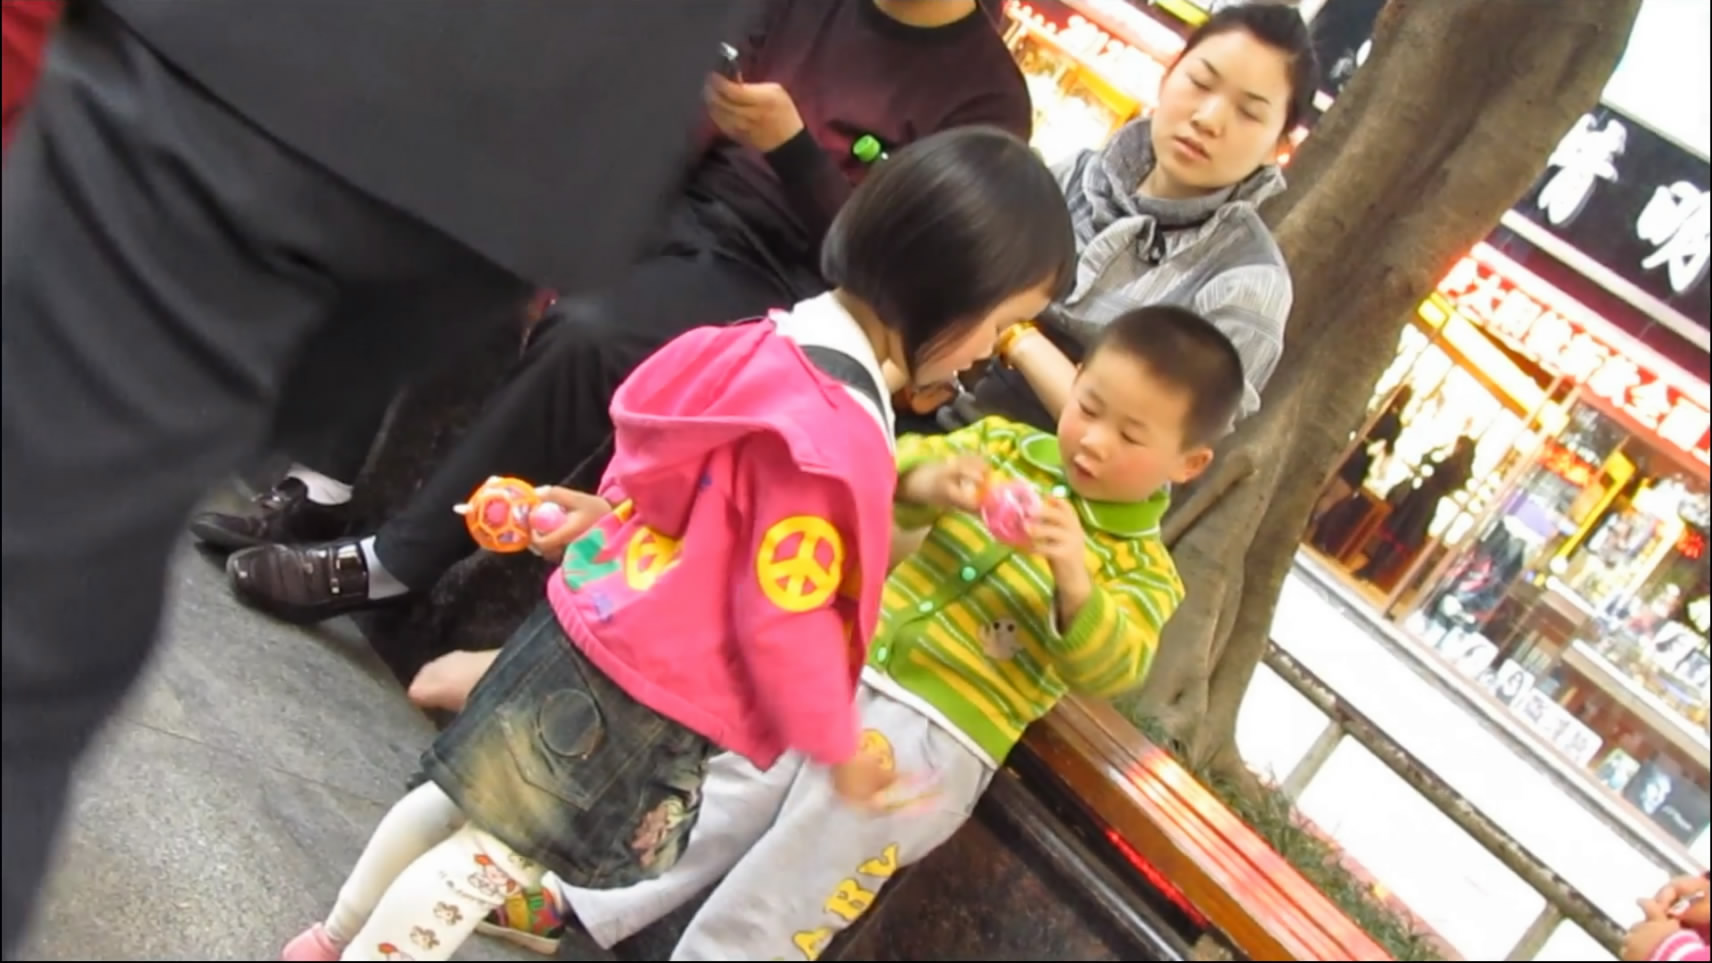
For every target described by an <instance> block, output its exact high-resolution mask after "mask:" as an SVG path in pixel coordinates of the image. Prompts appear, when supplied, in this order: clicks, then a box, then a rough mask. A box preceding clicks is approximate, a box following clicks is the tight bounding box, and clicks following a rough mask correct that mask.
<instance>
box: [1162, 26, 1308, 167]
mask: <svg viewBox="0 0 1712 963" xmlns="http://www.w3.org/2000/svg"><path fill="white" fill-rule="evenodd" d="M1290 95H1291V91H1290V63H1289V60H1288V58H1286V56H1285V55H1284V53H1283V52H1282V51H1280V50H1279V49H1278V48H1276V47H1272V46H1270V45H1268V44H1265V43H1262V42H1261V41H1259V40H1257V39H1255V37H1254V35H1253V34H1251V33H1249V32H1248V31H1246V30H1231V31H1227V32H1225V33H1221V34H1218V35H1216V36H1212V37H1208V38H1207V39H1205V40H1203V41H1201V43H1200V45H1198V46H1196V47H1195V48H1194V49H1193V50H1190V51H1189V52H1188V53H1186V54H1184V56H1183V59H1182V60H1180V61H1179V62H1178V63H1177V66H1176V67H1173V68H1172V69H1171V72H1170V73H1168V74H1166V75H1165V80H1164V81H1163V82H1162V83H1161V84H1160V87H1159V106H1158V107H1157V108H1155V110H1154V112H1153V128H1152V136H1153V153H1154V156H1155V157H1156V158H1158V165H1159V171H1158V173H1159V175H1160V176H1158V177H1156V178H1155V179H1154V183H1153V184H1150V185H1149V189H1150V192H1152V193H1156V194H1159V195H1161V196H1164V197H1167V198H1183V197H1195V196H1199V195H1202V194H1207V193H1211V192H1213V191H1217V190H1223V189H1224V188H1227V187H1230V186H1231V185H1233V184H1236V183H1238V182H1239V181H1241V180H1243V179H1244V178H1246V177H1248V175H1250V174H1252V173H1254V172H1255V170H1256V169H1257V168H1259V167H1260V166H1261V165H1263V164H1266V163H1267V162H1269V161H1270V160H1272V159H1273V158H1274V157H1275V156H1276V155H1277V153H1278V150H1279V148H1280V146H1281V142H1282V139H1283V137H1284V134H1285V130H1284V119H1285V116H1286V114H1287V113H1288V108H1289V104H1290Z"/></svg>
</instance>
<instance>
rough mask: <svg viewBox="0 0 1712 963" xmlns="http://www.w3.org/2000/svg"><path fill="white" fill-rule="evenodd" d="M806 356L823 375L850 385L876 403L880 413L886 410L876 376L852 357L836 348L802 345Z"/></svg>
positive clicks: (875, 405)
mask: <svg viewBox="0 0 1712 963" xmlns="http://www.w3.org/2000/svg"><path fill="white" fill-rule="evenodd" d="M797 347H799V348H801V349H802V353H803V355H804V356H806V357H807V358H808V360H809V361H810V362H812V363H813V364H814V366H815V367H816V368H819V369H820V371H821V373H822V374H824V375H826V376H827V377H828V378H831V379H832V380H834V381H837V382H839V383H841V384H845V385H849V386H850V387H851V388H854V389H856V390H857V391H860V392H861V393H862V396H863V397H865V398H867V399H868V400H869V401H872V402H873V403H874V407H875V408H876V409H878V410H880V411H882V412H883V411H885V410H886V403H885V400H884V398H885V396H884V395H882V394H881V393H880V386H879V385H878V384H876V383H875V382H874V376H873V375H872V374H871V373H870V372H869V371H868V369H867V368H866V367H864V366H863V364H862V362H860V361H857V360H856V359H855V358H854V357H852V356H851V355H848V354H845V353H844V352H842V351H839V350H838V349H836V348H828V347H825V346H824V345H818V344H801V345H798V346H797Z"/></svg>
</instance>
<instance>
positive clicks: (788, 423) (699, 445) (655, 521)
mask: <svg viewBox="0 0 1712 963" xmlns="http://www.w3.org/2000/svg"><path fill="white" fill-rule="evenodd" d="M673 348H674V355H675V359H676V360H679V361H681V362H682V363H683V364H684V365H685V366H684V367H683V368H682V369H681V370H682V371H683V374H682V375H681V376H679V377H666V376H644V377H631V378H630V379H628V380H627V381H625V382H624V384H623V385H622V386H621V387H620V388H619V389H618V391H617V393H615V394H614V395H613V398H612V424H613V450H614V451H615V452H618V453H619V454H617V455H615V456H614V458H613V461H612V464H611V467H610V468H609V470H608V472H609V475H610V476H611V477H614V478H617V479H619V480H620V483H621V484H622V485H623V487H624V492H625V495H626V496H627V497H629V498H630V500H631V501H632V502H634V503H635V505H636V509H637V513H638V514H639V515H640V516H642V517H644V518H647V519H648V521H649V524H650V525H652V526H653V527H655V528H657V529H659V530H660V531H663V532H666V533H667V534H671V535H674V536H675V535H677V534H678V533H679V532H681V531H682V529H683V525H684V520H685V519H686V517H687V516H688V513H689V511H690V508H691V506H693V505H694V503H695V496H696V486H697V484H698V483H699V482H700V481H701V476H702V469H703V467H704V466H705V464H706V461H707V458H708V455H709V454H710V453H712V452H714V451H717V450H719V449H721V448H724V447H726V446H728V445H731V444H734V443H735V442H737V441H738V440H739V439H740V438H742V437H743V436H745V435H749V434H753V433H755V432H769V433H772V434H773V435H775V436H776V437H778V438H779V439H780V440H781V441H783V442H784V444H785V446H786V448H787V449H788V451H789V453H790V457H791V460H792V461H793V462H794V463H795V464H796V466H797V467H798V468H800V469H802V470H804V471H809V472H820V473H826V474H832V475H835V476H837V477H848V476H846V475H845V474H844V472H845V469H846V466H845V461H846V459H847V457H848V456H847V454H846V452H845V451H844V449H843V448H842V447H841V448H840V449H839V450H837V451H829V450H828V449H827V446H826V445H825V444H824V443H823V442H824V439H822V438H821V436H819V435H817V434H816V429H817V427H824V426H825V425H826V424H827V423H829V422H831V421H832V420H833V419H832V414H833V412H834V410H835V409H836V408H837V407H838V406H842V405H849V404H852V401H851V399H850V396H849V393H848V392H846V391H845V389H844V386H843V385H841V384H840V383H838V382H836V381H834V380H833V379H832V378H830V377H828V376H827V375H825V374H823V373H821V372H820V370H819V369H818V368H816V367H815V366H814V363H813V362H811V361H809V360H808V358H807V357H806V356H804V354H803V353H802V351H801V350H800V349H799V348H797V347H796V346H795V344H794V343H792V342H791V341H789V340H788V339H785V338H781V337H778V336H777V335H776V333H775V328H774V325H773V323H772V322H771V321H757V322H753V323H749V324H742V325H738V326H736V327H730V328H702V329H698V330H695V331H691V332H690V333H688V334H686V335H684V336H683V337H681V338H679V339H678V340H677V341H676V342H674V343H673ZM644 370H645V371H646V369H644ZM805 372H809V373H810V380H812V381H814V382H815V383H816V384H817V385H818V387H819V390H818V391H817V392H813V393H796V394H793V395H791V396H789V398H788V400H786V402H785V403H781V395H780V392H779V385H781V384H792V383H801V381H802V376H803V374H804V373H805ZM643 373H644V372H638V374H643ZM649 373H650V374H651V372H649ZM880 451H881V453H882V454H885V455H887V456H888V457H889V452H887V451H886V450H885V449H883V448H882V449H880Z"/></svg>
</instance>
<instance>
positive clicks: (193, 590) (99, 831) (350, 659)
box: [18, 548, 539, 960]
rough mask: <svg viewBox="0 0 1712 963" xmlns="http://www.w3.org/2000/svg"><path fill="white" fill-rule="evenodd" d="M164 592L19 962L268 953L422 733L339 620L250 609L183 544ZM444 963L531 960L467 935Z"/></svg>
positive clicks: (345, 864) (362, 829)
mask: <svg viewBox="0 0 1712 963" xmlns="http://www.w3.org/2000/svg"><path fill="white" fill-rule="evenodd" d="M168 592H169V594H170V595H171V597H172V598H171V600H170V602H169V613H170V614H169V621H168V625H167V627H166V630H165V633H166V634H165V637H164V641H163V645H162V648H161V651H160V653H159V655H158V657H157V660H156V664H155V666H154V668H153V670H152V673H151V675H150V676H149V678H148V679H147V680H146V681H145V683H144V684H143V685H142V686H141V687H140V688H139V690H138V691H137V693H136V694H135V696H134V697H133V698H132V700H131V701H130V704H129V705H127V706H126V708H125V710H124V712H123V713H122V715H121V717H120V718H119V719H117V720H116V721H115V723H114V724H113V726H112V727H111V729H110V731H109V733H108V735H107V737H106V739H105V740H104V744H103V745H102V746H101V747H100V749H99V751H98V752H97V753H95V755H94V756H93V757H92V758H91V759H90V760H89V763H88V766H87V769H86V771H85V772H84V774H83V777H82V779H81V780H80V783H79V788H80V792H79V795H78V798H77V801H76V803H75V808H74V809H73V811H72V812H71V813H70V823H69V826H68V828H67V832H66V834H65V837H64V839H63V843H62V851H61V855H60V857H59V860H58V872H57V874H56V876H55V879H54V882H53V885H52V889H51V892H50V894H49V895H48V897H47V898H46V901H45V906H44V907H43V912H42V915H41V917H40V919H39V922H38V925H37V930H36V934H35V936H34V938H33V940H32V942H30V943H29V944H28V945H27V946H26V947H25V949H24V950H23V952H22V954H21V955H20V956H19V957H18V958H19V959H25V960H90V959H98V960H186V959H190V960H272V959H278V958H279V957H278V953H279V948H280V946H281V945H282V944H283V943H284V942H285V940H286V939H288V938H289V937H291V936H292V935H294V934H295V933H297V932H298V931H299V930H300V929H301V928H302V927H303V926H305V925H306V924H308V923H309V922H311V921H313V920H315V919H318V918H320V916H321V915H322V914H324V913H326V911H327V910H328V908H329V907H330V906H331V904H332V900H333V898H334V896H335V895H336V894H337V892H338V888H339V886H340V884H341V883H342V882H343V881H344V877H345V873H346V871H347V870H348V869H349V868H350V866H351V865H352V863H353V862H354V861H355V859H356V856H357V853H358V852H359V851H360V847H361V846H362V845H363V844H364V842H365V841H366V840H367V839H368V835H369V833H370V831H371V830H372V829H373V828H374V826H375V824H376V823H377V822H378V821H379V819H380V817H381V815H382V813H384V812H385V810H386V808H387V806H389V805H390V804H391V803H392V802H393V801H394V800H396V799H397V798H398V797H399V795H400V794H401V793H402V791H403V786H404V780H405V779H406V778H407V777H408V776H409V774H410V772H411V770H412V768H413V766H414V764H415V759H416V756H417V753H418V752H420V750H421V748H422V747H423V746H424V745H425V744H426V743H427V741H428V739H429V738H430V737H431V735H432V732H433V730H432V727H431V726H430V725H429V723H428V722H427V720H426V719H424V718H423V717H422V716H421V715H420V714H419V713H417V712H416V711H415V710H414V709H413V708H412V707H411V706H410V705H409V703H408V702H406V701H405V698H404V695H403V693H402V692H401V691H400V690H399V688H398V685H397V684H396V683H395V682H394V681H393V680H392V677H391V676H390V674H388V673H387V671H386V670H385V669H384V668H383V667H382V666H381V665H380V663H379V661H378V660H376V659H375V658H374V657H373V656H372V655H371V654H370V653H369V652H368V650H367V648H366V646H364V645H363V644H362V643H361V642H360V641H359V640H358V637H357V635H356V631H355V629H354V628H353V627H352V626H350V625H349V624H348V623H346V622H344V621H343V620H340V621H339V622H337V623H334V626H335V627H334V628H332V629H322V630H315V631H306V630H301V629H296V628H292V627H290V626H286V625H282V624H279V623H276V622H273V621H271V620H269V619H267V618H264V617H262V616H259V615H256V614H253V613H251V612H249V611H247V610H245V609H244V608H242V607H241V606H239V605H238V604H237V603H236V602H235V601H233V600H232V599H231V597H230V596H229V595H228V594H227V593H226V589H225V584H224V577H223V575H222V574H221V572H220V569H219V568H218V566H217V565H216V564H215V563H213V562H212V561H210V560H209V559H207V558H205V557H202V556H201V554H200V553H199V552H198V551H196V550H193V549H189V548H187V549H186V550H185V552H184V553H183V555H182V557H181V558H179V560H178V562H177V564H176V566H175V567H174V570H173V572H172V574H171V578H170V579H169V585H168ZM92 601H93V602H94V604H99V599H95V600H92ZM458 959H462V960H524V959H539V957H533V956H531V955H529V954H527V953H525V952H523V951H521V950H517V949H515V948H513V947H510V946H508V945H506V944H503V943H500V942H497V941H492V940H488V939H486V938H483V937H479V936H478V937H476V938H475V939H473V940H471V942H470V943H469V944H467V945H466V946H465V947H464V950H463V952H462V953H461V954H460V955H459V957H458Z"/></svg>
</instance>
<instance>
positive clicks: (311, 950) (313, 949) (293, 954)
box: [279, 923, 345, 960]
mask: <svg viewBox="0 0 1712 963" xmlns="http://www.w3.org/2000/svg"><path fill="white" fill-rule="evenodd" d="M344 951H345V948H344V947H342V946H340V945H339V944H338V943H335V942H333V938H332V937H331V936H328V935H327V928H326V927H325V926H322V925H321V924H320V923H316V924H315V925H314V926H311V927H310V928H308V929H306V930H304V931H303V932H301V933H299V934H297V935H296V936H294V937H292V940H291V942H290V943H287V944H285V949H283V950H280V951H279V958H280V959H282V960H337V959H338V958H339V954H341V953H343V952H344Z"/></svg>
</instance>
